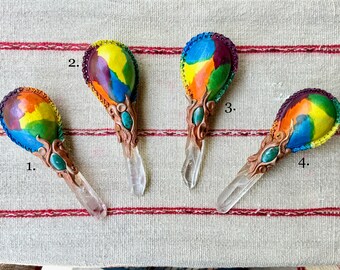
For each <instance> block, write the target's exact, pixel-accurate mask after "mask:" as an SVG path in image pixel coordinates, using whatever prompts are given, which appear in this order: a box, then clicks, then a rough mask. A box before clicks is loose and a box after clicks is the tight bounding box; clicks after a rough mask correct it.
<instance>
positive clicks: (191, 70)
mask: <svg viewBox="0 0 340 270" xmlns="http://www.w3.org/2000/svg"><path fill="white" fill-rule="evenodd" d="M209 61H210V59H208V60H206V61H202V62H197V63H195V64H192V65H190V64H187V63H184V67H183V78H184V79H185V82H186V83H187V85H190V84H191V83H192V81H193V80H194V77H195V75H196V74H197V73H198V72H199V71H200V70H201V69H202V68H203V67H204V65H205V64H206V63H208V62H209Z"/></svg>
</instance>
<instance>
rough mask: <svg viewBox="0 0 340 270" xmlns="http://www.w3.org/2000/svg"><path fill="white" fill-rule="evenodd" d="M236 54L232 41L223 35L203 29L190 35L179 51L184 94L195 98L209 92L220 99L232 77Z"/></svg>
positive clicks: (234, 70)
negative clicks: (201, 31)
mask: <svg viewBox="0 0 340 270" xmlns="http://www.w3.org/2000/svg"><path fill="white" fill-rule="evenodd" d="M237 64H238V57H237V52H236V47H235V45H234V44H233V43H232V42H231V40H230V39H228V38H226V37H225V36H223V35H221V34H218V33H212V32H206V33H201V34H199V35H197V36H195V37H193V38H192V39H191V40H190V41H189V42H188V43H187V44H186V46H185V47H184V49H183V51H182V55H181V64H180V65H181V76H182V80H183V84H184V87H185V89H186V92H187V95H188V96H189V97H191V99H194V100H196V101H199V100H201V99H202V97H203V96H204V94H205V93H206V92H208V100H209V101H212V100H213V101H215V102H217V101H219V99H220V98H221V97H222V95H223V94H224V93H225V91H226V90H227V88H228V86H229V84H230V83H231V81H232V80H233V78H234V75H235V73H236V70H237Z"/></svg>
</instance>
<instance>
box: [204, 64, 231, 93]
mask: <svg viewBox="0 0 340 270" xmlns="http://www.w3.org/2000/svg"><path fill="white" fill-rule="evenodd" d="M230 69H231V65H230V64H224V65H221V66H219V67H218V68H217V69H215V70H214V71H213V72H211V74H210V78H209V82H208V85H207V88H208V92H209V100H215V98H216V97H218V96H220V95H221V94H220V91H223V92H225V91H226V90H227V88H225V89H224V86H225V84H226V82H227V80H228V78H229V74H230ZM222 94H223V93H222Z"/></svg>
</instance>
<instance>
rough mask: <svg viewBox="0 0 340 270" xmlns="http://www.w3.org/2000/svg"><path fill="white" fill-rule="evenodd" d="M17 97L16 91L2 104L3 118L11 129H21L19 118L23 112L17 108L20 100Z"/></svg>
mask: <svg viewBox="0 0 340 270" xmlns="http://www.w3.org/2000/svg"><path fill="white" fill-rule="evenodd" d="M17 97H18V93H16V95H12V96H11V97H10V98H9V99H7V101H6V103H5V104H4V110H3V118H4V121H5V123H6V125H7V127H8V128H9V129H11V130H21V126H20V122H19V120H20V119H21V118H22V117H23V116H24V114H25V113H24V112H22V111H21V110H20V108H19V104H20V102H21V100H19V99H18V98H17ZM6 108H7V109H6Z"/></svg>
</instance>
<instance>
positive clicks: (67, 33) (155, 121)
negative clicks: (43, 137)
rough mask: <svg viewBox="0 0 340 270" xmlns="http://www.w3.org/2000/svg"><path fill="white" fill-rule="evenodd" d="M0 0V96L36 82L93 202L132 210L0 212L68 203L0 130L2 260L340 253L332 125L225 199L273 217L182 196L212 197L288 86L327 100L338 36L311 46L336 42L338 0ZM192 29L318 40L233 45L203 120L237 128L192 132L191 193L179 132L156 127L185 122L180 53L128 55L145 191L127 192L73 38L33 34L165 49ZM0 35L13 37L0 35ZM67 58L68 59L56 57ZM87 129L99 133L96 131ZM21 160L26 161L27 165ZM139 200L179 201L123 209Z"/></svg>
mask: <svg viewBox="0 0 340 270" xmlns="http://www.w3.org/2000/svg"><path fill="white" fill-rule="evenodd" d="M0 6H1V9H0V10H1V11H0V15H1V16H0V22H1V38H0V42H1V46H2V47H1V48H2V49H1V50H0V70H1V76H0V85H1V86H0V95H1V96H4V95H5V94H7V93H8V92H9V91H11V90H13V89H15V88H17V87H19V86H32V87H36V88H38V89H41V90H44V91H45V92H46V93H48V94H49V96H50V97H51V98H52V100H53V101H54V103H55V104H56V105H57V107H58V108H59V111H60V114H61V116H62V119H63V124H64V127H65V129H67V130H68V131H69V133H72V134H73V135H72V136H71V135H67V136H66V145H67V147H68V148H69V149H70V154H71V156H72V157H73V158H74V160H75V162H76V164H77V165H78V167H79V169H80V171H81V172H82V173H83V175H84V176H85V177H86V178H87V179H88V181H89V182H90V184H91V185H92V186H93V188H94V189H95V190H96V191H97V193H98V194H99V195H100V196H101V197H102V199H103V200H104V201H105V202H106V203H107V205H108V207H110V208H113V209H117V208H121V207H131V208H132V209H135V211H134V214H128V215H111V216H109V217H107V218H106V219H104V220H103V221H98V220H95V219H94V218H92V217H87V216H77V215H72V214H70V215H66V216H65V217H62V216H55V217H54V218H52V217H48V216H46V217H41V216H40V217H37V218H5V217H8V216H10V215H7V216H6V215H4V213H7V212H5V210H13V212H8V213H14V214H13V215H14V216H16V215H17V214H18V213H20V212H18V210H25V211H26V210H27V211H26V213H29V211H28V210H34V211H35V210H43V209H45V210H46V209H51V211H52V212H53V211H54V213H55V211H57V210H60V209H75V211H77V209H80V208H81V206H80V205H79V203H78V201H77V200H76V198H75V197H74V196H73V194H71V192H70V191H69V189H68V187H67V185H66V184H65V183H64V182H63V181H62V180H60V179H58V177H57V176H56V174H55V173H54V172H53V171H52V170H49V169H48V168H45V167H44V165H43V164H42V162H41V161H40V160H39V159H37V158H36V157H34V156H33V155H32V154H31V153H29V152H26V151H24V150H22V149H20V148H19V147H18V146H16V145H14V144H13V143H12V142H11V141H10V140H9V139H8V138H7V137H6V136H4V135H3V136H0V155H1V158H0V178H1V188H0V210H1V213H2V214H3V215H2V217H1V218H0V247H1V252H0V261H1V262H4V263H19V264H35V265H48V264H54V265H78V266H114V265H128V266H183V267H222V266H223V267H227V266H229V267H230V266H243V267H246V266H253V267H254V266H257V267H260V266H261V267H264V266H303V265H322V264H328V265H329V264H339V263H340V218H339V212H340V210H339V207H340V197H339V192H340V181H339V168H340V155H339V154H340V152H339V143H340V137H339V136H335V137H334V138H333V139H332V140H331V141H329V142H328V143H326V144H325V145H323V146H321V147H319V148H317V149H313V150H310V151H305V152H299V153H297V154H294V155H293V154H292V155H290V156H288V157H286V158H285V159H284V160H282V161H280V162H279V164H278V165H277V166H276V167H275V168H274V169H272V170H271V171H270V172H269V173H268V174H267V175H266V176H265V177H263V178H262V179H261V181H259V182H258V183H257V184H256V185H255V186H254V187H253V188H252V190H251V191H250V192H249V193H247V195H246V196H244V197H243V198H242V200H241V201H240V202H239V203H238V204H237V205H236V206H235V207H236V208H237V209H258V211H260V212H261V209H272V210H273V213H274V212H275V209H276V210H277V209H281V210H282V209H286V210H285V211H286V212H287V216H275V215H272V214H271V212H270V211H269V212H268V216H266V215H264V216H258V215H254V216H251V215H247V214H240V215H237V214H235V215H215V214H209V215H208V214H206V215H205V214H202V215H193V214H190V213H189V212H190V209H191V208H193V209H203V210H204V209H212V208H214V207H215V203H216V198H217V196H218V194H219V193H220V192H221V191H222V189H223V188H224V187H225V186H226V185H227V184H228V183H230V182H231V181H232V179H233V178H234V177H235V175H236V173H237V172H238V170H239V169H240V168H241V167H242V165H243V164H244V163H245V161H246V158H247V157H248V156H249V155H251V154H253V153H255V152H256V151H257V150H258V147H259V146H260V143H261V141H262V139H263V137H264V136H262V135H260V136H254V134H255V135H256V134H258V131H259V130H267V129H269V128H270V127H271V124H272V122H273V120H274V118H275V115H276V112H277V111H278V109H279V108H280V106H281V104H282V103H283V101H284V100H285V99H286V98H287V97H288V96H290V95H291V94H293V93H294V92H296V91H297V90H300V89H303V88H307V87H318V88H322V89H325V90H327V91H329V92H331V93H332V94H333V95H335V96H336V97H338V98H340V77H339V74H340V54H339V50H338V51H337V50H335V51H334V53H322V48H326V47H327V46H326V47H325V45H336V44H340V2H339V1H322V0H319V1H310V0H301V1H289V0H284V1H275V0H269V1H261V0H240V1H236V0H229V1H220V0H211V1H182V0H174V1H171V2H170V1H165V0H157V1H104V0H99V1H81V0H76V1H67V0H60V1H42V0H36V1H24V0H18V1H9V0H1V2H0ZM203 31H213V32H218V33H222V34H224V35H225V36H227V37H229V38H230V39H231V40H232V41H233V42H234V43H235V44H236V45H237V46H238V48H241V47H242V46H250V48H253V47H254V46H255V47H256V46H262V45H268V46H282V45H294V46H296V45H317V49H318V48H319V49H320V51H321V52H319V53H318V52H317V53H308V52H306V51H307V49H308V47H304V46H302V47H301V48H302V49H301V52H298V53H296V52H295V53H292V51H289V49H287V51H286V52H285V53H284V52H283V51H284V50H285V49H284V48H285V47H282V48H281V47H280V48H281V51H280V52H276V53H269V52H268V50H264V51H265V52H263V53H249V52H248V53H247V52H245V51H246V50H245V49H243V51H242V50H240V53H239V69H238V72H237V74H236V77H235V80H234V81H233V83H232V84H231V87H230V88H229V90H228V91H227V93H226V94H225V95H224V96H223V98H222V100H221V101H220V103H219V104H218V106H217V110H216V113H215V115H214V116H213V117H212V118H211V119H210V120H211V129H212V130H213V131H214V132H215V133H216V134H220V133H221V130H222V131H230V130H231V131H233V132H235V134H239V133H240V132H244V134H245V135H247V136H232V135H230V134H229V135H228V136H210V137H207V139H206V149H205V150H206V154H205V156H204V161H203V167H202V170H201V174H200V181H199V184H198V186H197V187H196V188H195V189H194V190H192V191H189V190H188V189H187V187H185V186H184V184H183V182H182V179H181V174H180V170H181V167H182V163H183V161H184V158H185V156H184V147H185V141H186V137H185V136H171V134H170V133H171V132H173V134H175V135H176V134H177V135H178V134H183V133H184V130H185V129H186V122H185V114H186V107H187V101H186V98H185V96H184V89H183V86H182V82H181V79H180V73H179V58H180V55H179V53H174V54H171V53H166V54H159V53H158V54H151V53H147V52H145V51H144V53H136V54H135V56H136V59H137V61H138V63H139V68H140V85H139V88H138V91H139V97H138V111H139V119H138V127H139V129H140V131H141V132H142V133H143V132H144V133H145V134H147V136H140V141H139V148H140V152H141V155H142V156H143V158H144V164H145V167H146V170H147V175H148V188H147V190H146V193H145V196H143V197H141V198H137V197H135V196H133V195H131V194H130V192H129V190H128V186H127V180H126V175H125V165H124V159H123V154H122V149H121V146H120V145H119V143H118V142H117V139H116V137H115V136H114V135H113V134H107V133H110V132H108V131H112V129H113V121H112V120H111V118H110V117H109V115H108V114H107V112H106V111H105V109H104V107H103V106H102V105H101V104H100V103H99V101H98V100H97V99H96V98H95V96H94V95H93V94H92V93H91V91H90V90H89V89H88V87H87V86H86V85H85V83H84V80H83V77H82V72H81V62H82V56H83V53H84V50H83V49H79V46H78V47H77V45H75V46H74V47H75V50H71V49H70V50H58V49H57V48H54V49H51V50H44V49H43V48H46V47H48V44H47V45H46V44H45V45H44V42H60V43H63V44H65V43H72V44H73V43H75V44H79V43H92V42H94V41H96V40H98V39H114V40H118V41H121V42H123V43H124V44H126V45H127V46H143V47H145V48H150V47H162V48H163V47H166V48H173V47H176V48H177V47H183V46H184V45H185V43H186V42H187V41H188V40H190V38H191V37H192V36H195V35H196V34H198V33H200V32H203ZM12 42H38V43H37V44H38V45H39V44H40V45H39V46H40V47H41V48H42V49H38V48H37V47H39V46H38V45H36V46H35V48H36V49H37V50H33V49H29V46H28V47H27V49H26V50H23V47H25V43H23V45H20V46H21V47H20V46H19V47H20V48H21V50H19V49H13V43H12ZM8 44H9V47H11V46H12V49H6V47H7V45H8ZM10 44H12V45H10ZM62 46H64V45H61V47H62ZM240 46H241V47H240ZM318 46H320V47H318ZM33 47H34V46H33ZM71 47H72V46H71ZM7 48H8V47H7ZM77 48H78V49H77ZM243 48H248V47H243ZM259 48H260V47H259ZM261 48H262V47H261ZM297 48H299V47H297ZM303 48H307V49H303ZM169 50H170V51H171V49H169ZM241 51H242V52H241ZM71 58H73V59H75V60H76V64H79V65H80V67H74V68H71V67H68V65H69V62H68V60H69V59H71ZM227 102H231V103H232V106H233V108H235V109H236V110H235V111H233V112H232V113H229V114H227V113H225V112H224V110H225V109H226V106H225V103H227ZM77 131H78V132H77ZM170 131H171V132H170ZM101 132H102V133H104V134H106V135H105V136H95V135H98V134H101ZM153 132H154V133H157V134H161V135H164V136H160V135H157V134H156V135H155V134H153ZM80 133H81V134H83V136H80ZM84 133H86V134H87V135H86V134H85V135H86V136H85V135H84ZM152 134H153V135H154V136H151V135H152ZM303 157H304V158H305V162H306V163H309V164H310V165H309V166H306V168H304V169H303V168H302V167H301V166H299V165H298V163H299V161H300V160H301V159H302V158H303ZM28 162H31V165H32V167H34V168H35V169H36V170H35V171H27V163H28ZM142 207H145V208H147V209H148V208H150V207H159V208H160V209H162V208H164V207H171V209H175V210H174V212H176V209H182V208H185V209H187V210H188V209H189V210H188V214H164V215H159V214H155V211H154V212H153V215H140V214H136V211H137V210H138V209H141V208H142ZM324 207H332V209H333V210H332V213H331V215H327V214H326V215H321V214H319V215H318V214H316V215H313V216H309V215H308V214H306V213H309V212H308V211H312V210H313V209H319V208H324ZM299 209H305V210H301V213H303V214H302V216H300V217H296V216H294V214H292V213H296V211H298V210H299ZM306 209H307V210H306ZM308 209H309V210H308ZM334 209H335V210H334ZM25 211H24V212H25ZM34 211H33V212H34ZM209 211H210V213H213V212H212V210H209ZM209 211H208V210H207V212H209ZM294 211H295V212H294ZM137 212H138V211H137ZM160 212H162V211H160ZM177 212H178V213H180V210H178V211H177ZM241 212H242V211H241ZM191 213H192V212H191ZM236 213H237V212H236ZM242 213H245V212H242ZM328 214H330V212H328ZM52 216H53V215H52Z"/></svg>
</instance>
